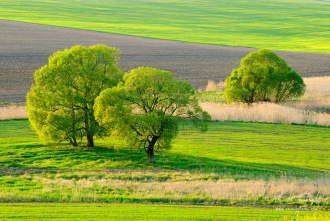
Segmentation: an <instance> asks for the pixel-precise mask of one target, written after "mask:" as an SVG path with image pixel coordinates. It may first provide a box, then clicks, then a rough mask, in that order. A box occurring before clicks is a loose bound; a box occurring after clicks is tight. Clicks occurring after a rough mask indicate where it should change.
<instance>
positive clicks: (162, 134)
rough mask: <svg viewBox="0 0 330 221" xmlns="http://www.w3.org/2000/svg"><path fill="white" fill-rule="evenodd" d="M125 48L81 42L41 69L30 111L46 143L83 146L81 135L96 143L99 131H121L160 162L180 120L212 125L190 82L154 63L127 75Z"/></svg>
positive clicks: (151, 159) (102, 133) (202, 127)
mask: <svg viewBox="0 0 330 221" xmlns="http://www.w3.org/2000/svg"><path fill="white" fill-rule="evenodd" d="M119 54H120V51H119V50H118V49H115V48H110V47H107V46H105V45H96V46H91V47H89V48H87V47H82V46H75V47H73V48H71V49H69V50H64V51H59V52H56V53H54V54H53V56H51V57H50V58H49V64H48V65H46V66H44V67H42V68H41V69H39V70H37V71H36V72H35V74H34V77H35V84H34V85H32V87H31V91H30V92H29V93H28V95H27V109H28V117H29V120H30V122H31V126H32V128H33V129H34V130H35V131H36V132H37V133H38V135H39V137H40V138H41V139H42V140H43V141H44V142H45V143H48V142H50V141H64V140H67V141H69V142H70V143H71V145H72V146H78V143H77V139H78V138H83V137H85V138H86V140H87V146H88V147H93V146H94V136H100V137H102V136H105V135H112V136H119V137H121V138H122V139H124V140H125V141H126V142H127V143H128V144H130V145H131V146H132V147H137V148H139V149H142V150H145V151H146V153H147V154H148V156H149V162H155V158H154V150H155V149H164V148H169V147H170V144H171V141H172V139H173V138H174V137H175V136H176V135H177V132H178V123H179V121H182V120H185V119H190V120H191V121H192V122H193V123H194V125H195V126H196V127H198V128H200V130H201V131H205V130H206V129H207V124H206V121H207V120H210V119H211V117H210V115H209V114H208V113H207V112H205V111H203V110H202V109H201V107H200V106H199V105H198V101H197V100H196V98H195V97H194V89H193V88H192V86H191V85H190V84H189V83H187V82H185V81H178V80H174V79H173V75H172V74H171V73H170V72H167V71H161V70H157V69H154V68H148V67H146V68H138V69H134V70H132V71H131V72H129V73H126V74H124V75H123V74H122V70H121V69H119V68H118V67H117V63H118V61H119Z"/></svg>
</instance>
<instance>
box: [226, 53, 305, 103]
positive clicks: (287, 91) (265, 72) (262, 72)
mask: <svg viewBox="0 0 330 221" xmlns="http://www.w3.org/2000/svg"><path fill="white" fill-rule="evenodd" d="M305 88H306V85H305V84H304V82H303V79H302V78H301V76H300V75H299V74H297V73H296V72H295V71H293V70H291V67H290V66H289V65H288V64H287V63H286V62H285V60H284V59H283V58H281V57H279V56H278V55H276V54H275V53H274V52H272V51H270V50H267V49H261V50H259V51H258V52H252V53H250V54H249V55H247V56H246V57H245V58H243V59H242V60H241V66H240V67H239V68H238V69H234V70H233V72H232V74H231V76H230V77H228V78H227V79H226V88H225V91H224V97H225V100H226V101H227V102H235V101H239V102H244V103H253V102H260V101H272V102H275V103H278V102H283V101H285V100H288V99H291V98H295V97H300V96H302V95H303V94H304V92H305Z"/></svg>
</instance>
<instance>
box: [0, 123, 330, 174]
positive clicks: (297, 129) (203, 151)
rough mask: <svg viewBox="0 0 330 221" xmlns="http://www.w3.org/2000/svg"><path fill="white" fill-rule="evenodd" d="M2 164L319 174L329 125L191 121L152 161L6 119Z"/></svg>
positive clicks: (109, 144) (106, 143) (325, 164)
mask: <svg viewBox="0 0 330 221" xmlns="http://www.w3.org/2000/svg"><path fill="white" fill-rule="evenodd" d="M0 125H1V129H0V130H1V131H0V148H1V150H0V151H1V156H0V165H1V167H2V168H13V167H16V168H40V169H41V168H48V169H59V170H61V169H76V170H86V169H87V170H89V169H91V170H93V169H113V168H126V169H145V168H147V169H169V170H177V169H179V170H191V171H205V172H206V171H208V172H225V173H230V174H236V173H237V174H240V173H249V174H250V175H256V176H258V175H259V174H261V175H262V176H265V175H267V174H268V175H277V176H280V175H282V174H287V175H294V176H301V177H303V176H318V175H319V174H323V173H328V172H329V168H330V165H329V162H330V160H329V157H330V156H329V150H330V147H329V145H328V144H329V143H330V136H329V130H330V129H329V128H328V127H318V126H304V125H288V124H272V123H250V122H216V121H215V122H210V123H209V131H208V132H206V133H200V132H199V131H198V130H196V129H194V128H193V127H191V126H190V125H183V126H181V132H180V134H179V136H178V137H177V138H176V140H175V141H174V143H173V148H172V149H171V150H169V151H165V152H159V153H158V154H156V163H155V164H149V163H147V155H146V153H144V152H139V151H136V150H135V149H130V148H119V149H117V148H116V146H117V145H118V144H119V145H120V142H118V141H113V140H111V139H105V140H100V139H99V140H97V141H96V145H97V147H96V148H94V149H81V150H79V149H78V150H73V151H70V150H67V148H70V147H69V146H67V145H63V144H61V145H58V146H57V147H55V148H54V147H53V146H52V145H50V146H44V145H43V144H42V143H41V142H40V140H39V138H38V137H37V135H36V134H35V133H34V132H33V131H32V130H31V129H30V128H29V122H28V121H27V120H17V121H0Z"/></svg>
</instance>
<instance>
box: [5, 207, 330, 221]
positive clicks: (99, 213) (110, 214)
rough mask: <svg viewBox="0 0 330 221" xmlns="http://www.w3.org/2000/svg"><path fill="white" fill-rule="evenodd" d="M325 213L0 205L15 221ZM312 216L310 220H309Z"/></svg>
mask: <svg viewBox="0 0 330 221" xmlns="http://www.w3.org/2000/svg"><path fill="white" fill-rule="evenodd" d="M327 215H328V214H327V213H326V212H323V213H320V212H319V213H318V214H315V212H312V211H299V212H297V211H288V210H274V209H261V208H246V207H213V206H209V207H202V206H176V205H139V204H58V203H57V204H56V203H49V204H40V203H33V204H31V203H30V204H27V203H19V204H0V219H6V218H7V219H11V220H12V219H14V220H15V219H16V220H23V219H24V220H41V219H42V220H44V219H47V220H72V219H74V220H293V219H294V218H298V219H299V220H317V219H318V220H323V221H327V220H329V218H328V217H327ZM308 217H311V218H312V219H308Z"/></svg>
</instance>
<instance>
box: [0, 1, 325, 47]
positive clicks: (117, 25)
mask: <svg viewBox="0 0 330 221" xmlns="http://www.w3.org/2000/svg"><path fill="white" fill-rule="evenodd" d="M0 19H6V20H14V21H22V22H31V23H37V24H45V25H54V26H63V27H70V28H78V29H87V30H94V31H102V32H109V33H118V34H125V35H135V36H143V37H151V38H160V39H170V40H176V41H186V42H197V43H206V44H219V45H230V46H241V47H253V48H269V49H276V50H292V51H303V52H322V53H330V25H329V24H330V2H326V1H315V0H299V1H297V0H270V1H264V0H254V1H245V0H232V1H220V0H212V1H197V0H193V1H192V0H170V1H169V0H166V1H165V0H129V1H120V0H109V1H100V0H81V1H64V0H57V1H41V0H29V1H27V0H13V1H5V0H0Z"/></svg>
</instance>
